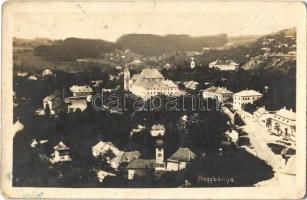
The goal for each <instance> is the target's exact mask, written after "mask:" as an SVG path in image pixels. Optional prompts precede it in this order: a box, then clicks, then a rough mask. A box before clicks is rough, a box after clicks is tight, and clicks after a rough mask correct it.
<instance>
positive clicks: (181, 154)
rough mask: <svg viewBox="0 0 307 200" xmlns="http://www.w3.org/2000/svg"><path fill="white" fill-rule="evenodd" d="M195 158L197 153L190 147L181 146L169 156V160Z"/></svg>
mask: <svg viewBox="0 0 307 200" xmlns="http://www.w3.org/2000/svg"><path fill="white" fill-rule="evenodd" d="M195 158H196V154H195V153H193V152H192V151H191V150H190V149H189V148H183V147H180V148H178V149H177V151H176V152H175V153H174V154H173V155H171V156H170V157H169V158H168V160H176V161H190V160H193V159H195Z"/></svg>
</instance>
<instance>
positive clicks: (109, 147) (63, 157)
mask: <svg viewBox="0 0 307 200" xmlns="http://www.w3.org/2000/svg"><path fill="white" fill-rule="evenodd" d="M164 132H165V129H164V126H163V125H154V126H153V127H152V130H151V134H153V135H155V136H163V135H164ZM53 149H54V152H53V153H52V154H51V156H50V159H49V161H50V163H51V164H55V163H63V162H71V161H72V159H71V157H70V148H69V147H68V146H66V145H65V144H64V143H63V142H62V141H60V142H59V143H58V144H57V145H55V146H54V148H53ZM92 155H93V157H94V158H95V159H97V160H98V161H102V160H104V161H105V162H106V163H107V165H108V166H100V167H98V168H97V169H96V172H97V178H98V180H99V181H100V182H103V180H104V178H105V177H107V176H116V173H117V172H119V171H122V170H124V171H126V173H127V174H126V175H127V179H128V180H133V179H135V178H136V177H142V176H145V175H148V174H152V173H153V172H166V171H180V170H183V169H185V168H186V167H188V166H189V165H190V164H191V161H192V160H194V159H195V158H196V154H195V153H193V152H192V151H191V150H190V149H189V148H187V147H179V148H178V149H177V150H176V151H175V152H174V153H173V154H172V155H171V156H169V157H168V158H167V159H165V155H164V142H163V140H162V139H161V137H159V139H157V140H156V145H155V159H146V158H141V153H140V152H139V151H128V152H125V151H121V150H119V149H118V148H117V147H116V146H115V145H114V144H113V143H111V142H104V141H99V142H98V143H97V144H96V145H94V146H93V147H92Z"/></svg>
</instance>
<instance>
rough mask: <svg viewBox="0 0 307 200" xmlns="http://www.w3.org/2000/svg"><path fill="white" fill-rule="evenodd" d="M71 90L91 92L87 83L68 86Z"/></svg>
mask: <svg viewBox="0 0 307 200" xmlns="http://www.w3.org/2000/svg"><path fill="white" fill-rule="evenodd" d="M69 89H70V91H71V92H93V89H92V88H91V87H90V86H88V85H83V86H79V85H73V86H72V87H70V88H69Z"/></svg>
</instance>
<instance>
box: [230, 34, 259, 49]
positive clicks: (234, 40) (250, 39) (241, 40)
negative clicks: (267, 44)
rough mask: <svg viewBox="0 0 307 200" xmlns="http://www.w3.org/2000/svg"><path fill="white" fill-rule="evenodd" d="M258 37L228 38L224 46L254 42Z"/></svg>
mask: <svg viewBox="0 0 307 200" xmlns="http://www.w3.org/2000/svg"><path fill="white" fill-rule="evenodd" d="M259 37H260V35H242V36H236V37H228V38H227V39H228V42H227V44H226V45H225V46H238V45H242V44H246V43H251V42H254V41H255V40H256V39H257V38H259Z"/></svg>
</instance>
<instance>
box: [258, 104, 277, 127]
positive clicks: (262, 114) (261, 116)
mask: <svg viewBox="0 0 307 200" xmlns="http://www.w3.org/2000/svg"><path fill="white" fill-rule="evenodd" d="M253 115H254V117H255V118H256V120H257V121H258V123H259V124H260V125H261V126H263V127H267V123H268V120H269V119H270V118H272V116H273V114H272V113H271V112H269V111H267V110H266V109H265V107H264V106H263V107H260V108H258V109H257V110H256V111H255V112H254V113H253Z"/></svg>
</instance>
